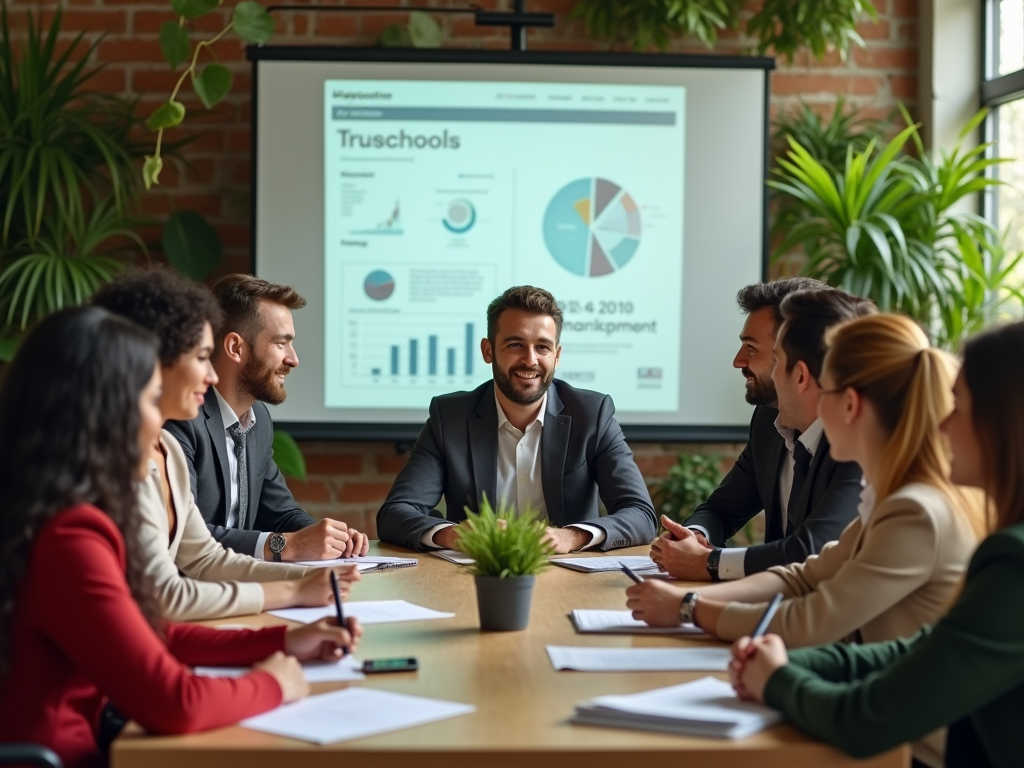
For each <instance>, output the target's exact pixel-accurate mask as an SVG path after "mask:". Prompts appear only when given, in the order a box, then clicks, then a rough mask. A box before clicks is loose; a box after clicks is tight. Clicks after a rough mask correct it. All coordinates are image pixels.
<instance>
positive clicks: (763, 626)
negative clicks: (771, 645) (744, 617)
mask: <svg viewBox="0 0 1024 768" xmlns="http://www.w3.org/2000/svg"><path fill="white" fill-rule="evenodd" d="M781 602H782V593H781V592H777V593H776V594H775V597H773V598H772V601H771V602H770V603H768V607H767V608H765V609H764V615H763V616H761V620H760V621H759V622H757V627H755V628H754V633H753V634H752V635H751V636H750V637H751V638H755V637H760V636H761V635H763V634H764V633H765V632H767V631H768V625H769V624H771V623H772V619H773V618H775V611H777V610H778V609H779V603H781Z"/></svg>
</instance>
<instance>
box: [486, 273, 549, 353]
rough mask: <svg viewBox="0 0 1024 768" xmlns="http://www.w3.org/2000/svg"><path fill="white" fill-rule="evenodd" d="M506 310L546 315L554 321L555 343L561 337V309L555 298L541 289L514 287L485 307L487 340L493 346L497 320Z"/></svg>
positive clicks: (530, 286)
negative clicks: (519, 310)
mask: <svg viewBox="0 0 1024 768" xmlns="http://www.w3.org/2000/svg"><path fill="white" fill-rule="evenodd" d="M506 309H521V310H523V311H524V312H531V313H533V314H535V315H548V316H550V317H551V319H552V320H554V321H555V343H556V344H557V343H558V340H559V339H560V338H561V337H562V308H561V307H559V306H558V302H557V301H555V297H554V296H552V295H551V294H550V293H548V292H547V291H545V290H544V289H543V288H534V287H533V286H532V285H516V286H513V287H512V288H509V289H508V290H507V291H505V292H504V293H503V294H501V296H499V297H498V298H496V299H495V300H494V301H492V302H491V303H490V304H489V305H488V307H487V339H488V340H489V341H490V342H491V344H494V337H495V335H496V334H497V333H498V318H500V317H501V313H502V312H504V311H505V310H506Z"/></svg>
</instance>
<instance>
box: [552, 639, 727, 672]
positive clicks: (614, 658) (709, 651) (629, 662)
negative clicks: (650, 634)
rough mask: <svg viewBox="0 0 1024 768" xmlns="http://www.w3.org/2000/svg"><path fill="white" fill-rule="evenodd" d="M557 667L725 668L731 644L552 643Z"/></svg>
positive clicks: (608, 669)
mask: <svg viewBox="0 0 1024 768" xmlns="http://www.w3.org/2000/svg"><path fill="white" fill-rule="evenodd" d="M547 651H548V658H549V659H551V666H553V667H554V668H555V669H556V670H564V669H571V670H574V671H576V672H725V670H726V669H727V668H728V666H729V659H730V651H729V649H728V648H574V647H571V646H565V645H549V646H548V647H547Z"/></svg>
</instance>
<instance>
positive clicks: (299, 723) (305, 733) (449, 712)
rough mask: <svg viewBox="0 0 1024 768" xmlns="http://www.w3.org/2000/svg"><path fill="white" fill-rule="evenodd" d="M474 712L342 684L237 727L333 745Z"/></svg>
mask: <svg viewBox="0 0 1024 768" xmlns="http://www.w3.org/2000/svg"><path fill="white" fill-rule="evenodd" d="M474 711H476V707H473V706H470V705H469V704H459V703H457V702H454V701H441V700H439V699H425V698H422V697H420V696H406V695H404V694H400V693H390V692H388V691H378V690H375V689H373V688H346V689H345V690H343V691H332V692H331V693H324V694H321V695H319V696H309V697H307V698H305V699H302V700H301V701H296V702H295V703H293V704H285V705H284V706H283V707H278V708H277V709H275V710H273V711H271V712H266V713H264V714H262V715H257V716H256V717H250V718H249V719H247V720H243V721H242V722H241V723H240V725H241V726H242V727H243V728H250V729H252V730H254V731H263V732H264V733H273V734H275V735H277V736H285V737H287V738H289V739H301V740H302V741H311V742H313V743H314V744H331V743H333V742H335V741H346V740H348V739H361V738H363V737H364V736H373V735H375V734H378V733H387V732H388V731H397V730H400V729H402V728H412V727H413V726H417V725H423V724H424V723H433V722H436V721H438V720H447V719H448V718H451V717H458V716H459V715H467V714H469V713H470V712H474ZM370 762H372V759H371V760H370Z"/></svg>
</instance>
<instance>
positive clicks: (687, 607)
mask: <svg viewBox="0 0 1024 768" xmlns="http://www.w3.org/2000/svg"><path fill="white" fill-rule="evenodd" d="M697 598H698V594H697V593H696V592H687V593H686V594H685V595H683V601H682V602H681V603H680V604H679V623H680V624H693V623H694V621H693V611H694V609H695V608H696V607H697Z"/></svg>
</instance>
